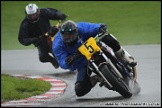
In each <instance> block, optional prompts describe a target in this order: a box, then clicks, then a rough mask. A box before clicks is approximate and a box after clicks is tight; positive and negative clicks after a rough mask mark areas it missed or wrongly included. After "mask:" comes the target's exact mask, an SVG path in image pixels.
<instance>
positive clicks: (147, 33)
mask: <svg viewBox="0 0 162 108" xmlns="http://www.w3.org/2000/svg"><path fill="white" fill-rule="evenodd" d="M28 3H30V2H29V1H12V2H11V1H2V2H1V48H2V49H31V48H34V46H33V45H30V46H28V47H26V46H23V45H21V44H20V43H19V42H18V39H17V38H18V32H19V26H20V23H21V21H22V19H23V18H24V15H25V14H24V11H25V10H24V8H25V6H26V5H27V4H28ZM32 3H36V4H37V5H38V6H39V7H40V8H42V7H53V8H56V9H59V10H61V11H62V12H63V13H66V14H68V15H69V17H68V18H67V20H68V19H71V20H74V21H76V22H78V21H87V22H92V23H105V24H107V26H108V33H112V34H114V36H115V37H117V39H118V40H119V41H120V43H121V44H122V45H128V44H129V45H130V44H135V45H136V44H160V43H161V41H160V38H161V37H160V36H161V11H160V10H161V2H160V1H32ZM51 23H52V25H54V24H56V21H51Z"/></svg>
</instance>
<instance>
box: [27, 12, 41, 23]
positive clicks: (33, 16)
mask: <svg viewBox="0 0 162 108" xmlns="http://www.w3.org/2000/svg"><path fill="white" fill-rule="evenodd" d="M27 18H28V19H29V21H30V22H37V21H38V19H39V14H38V13H34V14H29V15H27Z"/></svg>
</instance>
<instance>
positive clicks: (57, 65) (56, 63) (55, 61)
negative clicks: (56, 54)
mask: <svg viewBox="0 0 162 108" xmlns="http://www.w3.org/2000/svg"><path fill="white" fill-rule="evenodd" d="M51 63H52V65H53V66H54V67H55V69H57V68H59V63H58V62H57V60H56V58H53V59H52V62H51Z"/></svg>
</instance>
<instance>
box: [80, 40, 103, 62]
mask: <svg viewBox="0 0 162 108" xmlns="http://www.w3.org/2000/svg"><path fill="white" fill-rule="evenodd" d="M78 50H79V51H80V52H81V53H82V54H83V55H84V56H85V57H86V58H87V60H90V59H91V56H92V55H93V54H94V53H95V52H98V51H100V47H98V45H97V44H96V41H95V39H94V38H92V37H91V38H89V39H88V40H87V41H86V42H85V43H84V44H83V45H81V46H80V47H79V48H78Z"/></svg>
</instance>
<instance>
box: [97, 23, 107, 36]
mask: <svg viewBox="0 0 162 108" xmlns="http://www.w3.org/2000/svg"><path fill="white" fill-rule="evenodd" d="M106 29H107V26H106V25H104V24H102V25H101V26H100V27H99V33H103V34H104V33H105V32H106Z"/></svg>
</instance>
